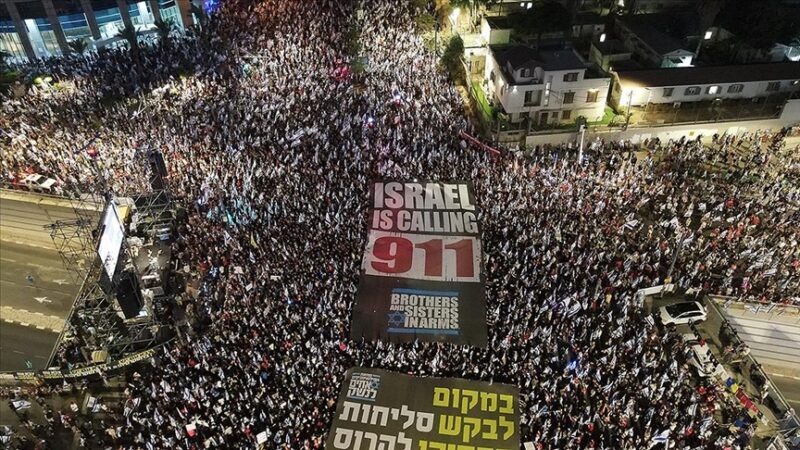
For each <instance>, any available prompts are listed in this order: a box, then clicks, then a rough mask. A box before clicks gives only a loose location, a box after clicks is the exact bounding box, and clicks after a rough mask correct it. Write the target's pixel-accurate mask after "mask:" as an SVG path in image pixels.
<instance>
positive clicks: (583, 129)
mask: <svg viewBox="0 0 800 450" xmlns="http://www.w3.org/2000/svg"><path fill="white" fill-rule="evenodd" d="M580 130H581V143H580V144H579V145H578V164H582V163H583V140H584V138H585V137H586V120H585V119H584V120H581V121H580Z"/></svg>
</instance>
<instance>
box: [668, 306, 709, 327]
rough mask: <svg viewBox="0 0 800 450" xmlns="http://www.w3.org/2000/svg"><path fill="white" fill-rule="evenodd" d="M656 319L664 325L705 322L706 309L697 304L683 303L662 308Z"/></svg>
mask: <svg viewBox="0 0 800 450" xmlns="http://www.w3.org/2000/svg"><path fill="white" fill-rule="evenodd" d="M658 312H659V314H658V317H659V319H661V323H663V324H664V325H670V324H672V325H681V324H686V323H693V322H702V321H704V320H706V317H708V314H707V313H706V308H705V307H704V306H703V305H701V304H700V303H699V302H683V303H675V304H672V305H667V306H662V307H661V308H659V310H658Z"/></svg>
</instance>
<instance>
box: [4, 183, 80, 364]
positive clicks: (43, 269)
mask: <svg viewBox="0 0 800 450" xmlns="http://www.w3.org/2000/svg"><path fill="white" fill-rule="evenodd" d="M31 199H32V200H35V198H34V197H31ZM51 203H52V202H51ZM74 218H75V213H74V211H73V210H72V208H71V207H69V206H68V203H65V205H64V206H59V205H54V204H46V203H44V202H40V201H31V202H28V201H20V200H17V199H9V198H5V197H3V198H0V308H1V309H2V310H3V313H5V316H4V319H6V320H4V321H0V371H6V370H25V369H27V365H26V361H30V362H31V364H32V365H33V368H34V369H42V368H45V367H46V364H47V359H48V358H49V356H50V353H51V352H52V350H53V347H54V346H55V344H56V341H57V339H58V333H57V332H54V331H52V330H50V329H41V328H37V326H36V324H40V323H41V317H42V315H44V316H47V317H58V318H63V319H66V317H67V315H68V314H69V311H70V309H71V308H72V304H73V302H74V300H75V296H76V295H77V293H78V290H79V288H80V286H79V285H78V284H77V282H76V277H75V276H74V275H73V274H72V273H70V272H69V271H67V269H66V268H65V267H64V263H63V261H62V259H61V257H60V255H59V254H58V252H57V251H56V248H55V245H54V244H53V241H52V239H51V238H50V234H49V232H48V231H47V230H45V228H44V225H47V224H50V223H53V222H55V221H57V220H71V219H74ZM29 275H30V276H31V277H32V278H33V281H32V282H31V281H29V280H28V279H27V277H28V276H29ZM9 311H11V312H13V314H8V313H9ZM9 316H13V320H14V322H9V321H7V320H8V318H9Z"/></svg>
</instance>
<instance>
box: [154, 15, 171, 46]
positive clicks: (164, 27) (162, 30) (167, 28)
mask: <svg viewBox="0 0 800 450" xmlns="http://www.w3.org/2000/svg"><path fill="white" fill-rule="evenodd" d="M156 29H157V31H158V36H159V37H160V38H161V42H164V43H167V42H169V34H170V33H172V30H174V29H175V20H174V19H172V18H169V19H167V20H157V21H156Z"/></svg>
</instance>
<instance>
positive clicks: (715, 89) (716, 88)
mask: <svg viewBox="0 0 800 450" xmlns="http://www.w3.org/2000/svg"><path fill="white" fill-rule="evenodd" d="M706 92H708V93H709V94H711V95H714V94H716V93H717V92H719V86H709V87H708V89H707V90H706Z"/></svg>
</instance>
